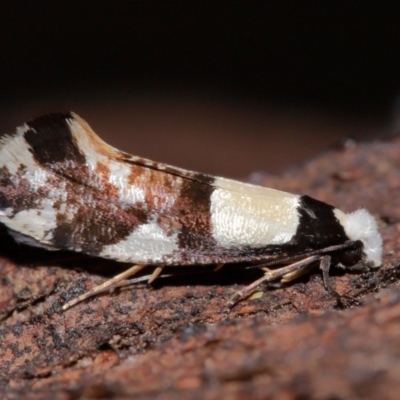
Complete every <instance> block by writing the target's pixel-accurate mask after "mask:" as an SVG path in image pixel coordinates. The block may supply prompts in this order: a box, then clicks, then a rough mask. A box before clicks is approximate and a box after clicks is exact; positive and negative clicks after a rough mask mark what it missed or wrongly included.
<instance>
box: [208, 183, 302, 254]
mask: <svg viewBox="0 0 400 400" xmlns="http://www.w3.org/2000/svg"><path fill="white" fill-rule="evenodd" d="M214 185H215V186H216V188H215V190H214V192H213V193H212V195H211V210H210V211H211V225H212V234H213V237H214V238H215V239H216V240H217V242H218V244H219V245H221V246H223V247H227V248H232V247H240V246H250V247H253V248H259V247H263V246H267V245H270V244H284V243H287V242H288V241H289V240H290V239H291V238H292V237H293V236H294V235H295V233H296V230H297V227H298V224H299V213H298V211H297V207H298V206H299V196H298V195H294V194H291V193H285V192H280V191H278V190H274V189H269V188H264V187H261V186H256V185H250V184H245V183H241V182H237V181H233V180H229V179H225V178H216V180H215V183H214Z"/></svg>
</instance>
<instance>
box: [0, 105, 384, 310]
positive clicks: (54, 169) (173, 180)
mask: <svg viewBox="0 0 400 400" xmlns="http://www.w3.org/2000/svg"><path fill="white" fill-rule="evenodd" d="M0 223H2V224H3V225H5V226H6V228H7V230H8V232H9V233H10V234H11V235H12V236H13V237H14V238H15V240H17V241H18V242H21V243H23V244H27V245H31V246H37V247H42V248H46V249H49V250H71V251H75V252H81V253H84V254H87V255H90V256H96V257H104V258H108V259H113V260H116V261H120V262H125V263H131V264H132V267H131V268H129V269H128V270H127V271H125V272H123V273H122V274H120V275H117V276H116V277H114V278H112V279H110V280H108V281H106V282H105V283H104V284H102V285H99V286H98V287H95V288H94V289H93V290H92V291H90V292H88V293H85V294H84V295H82V296H80V297H78V298H76V299H74V300H72V301H70V302H68V303H66V304H65V305H64V307H63V308H64V309H67V308H68V307H71V306H72V305H74V304H76V303H78V302H79V301H82V300H84V299H86V298H88V297H89V296H91V295H93V294H95V293H99V292H101V291H104V290H108V289H110V288H113V287H116V286H118V285H121V281H123V280H125V279H127V278H129V277H130V276H132V275H134V274H135V273H137V272H138V271H139V270H141V269H142V268H143V267H145V266H148V265H150V266H154V267H155V269H154V272H153V274H152V275H151V276H150V279H149V281H150V282H152V281H153V280H154V279H155V278H156V277H157V276H159V275H160V273H161V272H162V270H163V268H164V267H166V266H182V267H185V266H194V265H196V266H199V268H200V266H201V265H209V264H214V265H215V266H216V268H220V267H221V266H224V265H225V264H232V263H245V265H246V264H247V265H248V266H249V267H253V268H260V269H261V270H263V272H264V275H263V276H262V277H261V278H260V279H258V280H257V281H256V282H254V283H252V284H251V285H249V286H247V287H246V288H244V289H243V290H242V291H240V292H237V293H236V294H235V296H233V297H232V299H231V300H230V301H229V302H228V304H227V309H228V310H229V309H230V308H231V307H232V306H233V305H234V304H235V302H236V301H237V300H239V299H240V298H242V297H243V296H245V295H246V294H248V293H249V292H250V291H252V290H253V289H254V288H256V287H257V286H258V285H260V284H261V283H262V282H273V281H276V282H287V281H291V280H293V279H295V278H297V277H299V276H300V275H302V274H304V273H305V272H307V271H309V270H310V269H312V268H315V267H317V266H319V267H320V268H321V270H322V273H323V279H324V284H325V287H326V289H327V290H328V291H329V292H330V293H331V294H332V295H333V296H336V297H339V295H338V294H337V293H336V292H335V291H334V289H333V287H332V285H331V284H330V282H329V269H330V266H331V265H333V266H336V267H339V268H344V269H348V270H363V271H366V270H371V269H374V268H378V267H379V266H380V265H381V263H382V238H381V236H380V234H379V232H378V227H377V223H376V221H375V219H374V218H373V216H372V215H371V214H370V213H369V212H368V211H367V210H365V209H359V210H357V211H354V212H352V213H344V212H342V211H340V210H339V209H337V208H334V207H333V206H331V205H329V204H326V203H323V202H321V201H318V200H316V199H313V198H311V197H309V196H300V195H296V194H291V193H285V192H282V191H278V190H274V189H269V188H266V187H261V186H256V185H251V184H247V183H243V182H238V181H235V180H230V179H225V178H220V177H215V176H211V175H206V174H201V173H197V172H192V171H187V170H184V169H181V168H176V167H172V166H169V165H166V164H162V163H158V162H154V161H151V160H148V159H145V158H141V157H137V156H133V155H130V154H127V153H124V152H122V151H120V150H117V149H115V148H113V147H111V146H109V145H108V144H106V143H105V142H104V141H102V140H101V139H100V138H99V137H98V136H97V135H96V134H95V133H94V132H93V130H92V129H91V128H90V127H89V125H88V124H87V123H86V122H85V121H84V120H83V119H81V118H80V117H79V116H78V115H76V114H74V113H72V112H70V113H56V114H50V115H45V116H42V117H39V118H35V119H33V120H32V121H30V122H28V123H25V124H24V125H22V126H20V127H19V128H17V130H16V132H15V133H13V134H7V135H4V136H3V137H2V138H1V139H0Z"/></svg>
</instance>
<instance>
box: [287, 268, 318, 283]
mask: <svg viewBox="0 0 400 400" xmlns="http://www.w3.org/2000/svg"><path fill="white" fill-rule="evenodd" d="M313 268H314V266H313V265H307V266H306V267H304V268H301V269H298V270H297V271H293V272H289V273H287V274H285V275H283V276H282V279H281V280H280V282H281V283H287V282H291V281H293V280H295V279H297V278H300V276H303V275H305V274H307V273H308V272H310V271H311V270H312V269H313Z"/></svg>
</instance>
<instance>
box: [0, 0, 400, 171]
mask: <svg viewBox="0 0 400 400" xmlns="http://www.w3.org/2000/svg"><path fill="white" fill-rule="evenodd" d="M399 11H400V6H399V5H398V3H396V2H379V3H378V2H344V1H343V2H341V1H335V2H317V1H306V2H288V1H286V2H285V1H279V2H266V1H263V2H238V1H229V2H164V1H131V2H122V1H113V2H111V1H109V2H102V1H92V2H85V1H80V2H74V1H69V2H66V1H57V2H51V1H38V2H2V3H1V5H0V32H1V34H0V43H1V53H0V54H1V63H0V77H1V91H0V126H1V131H2V132H6V131H10V130H14V128H15V126H16V125H19V124H21V123H22V122H24V120H26V119H30V118H32V117H34V116H36V115H39V114H43V113H46V112H50V111H58V110H62V111H65V110H73V111H75V112H77V113H78V114H80V115H81V116H82V117H83V118H85V119H86V120H88V122H89V123H91V125H92V126H93V127H94V128H95V130H96V131H97V132H98V133H99V134H100V135H101V136H102V137H103V138H105V139H106V140H107V141H109V142H111V143H112V144H113V145H115V146H117V147H120V148H123V149H124V150H126V151H129V152H133V153H136V154H138V155H141V156H146V157H149V158H155V159H157V160H159V161H165V162H170V163H173V164H178V165H179V166H183V167H187V168H192V169H197V170H202V171H204V172H211V173H215V174H220V175H221V174H222V175H231V176H237V177H245V176H246V175H248V174H249V173H250V172H254V171H258V170H267V171H273V172H276V171H279V170H280V169H281V168H283V167H285V166H287V165H290V163H292V162H293V161H298V160H301V159H303V158H304V157H308V156H311V155H312V154H315V153H316V152H318V151H319V150H320V149H322V148H325V147H327V146H329V145H331V144H333V143H335V142H336V141H338V140H340V138H341V137H342V136H354V137H355V138H367V137H376V136H379V135H384V134H386V133H387V132H389V131H391V130H393V129H394V126H395V124H394V122H395V121H394V114H395V109H396V106H395V104H396V98H397V96H398V94H399V88H400V60H399V59H400V57H399V50H400V35H399V34H400V19H399V15H400V13H399Z"/></svg>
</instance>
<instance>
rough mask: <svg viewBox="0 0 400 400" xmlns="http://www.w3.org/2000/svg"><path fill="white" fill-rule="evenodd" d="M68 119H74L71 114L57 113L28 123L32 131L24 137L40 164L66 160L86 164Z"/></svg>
mask: <svg viewBox="0 0 400 400" xmlns="http://www.w3.org/2000/svg"><path fill="white" fill-rule="evenodd" d="M68 119H73V116H72V115H71V114H70V113H56V114H49V115H44V116H42V117H38V118H35V119H33V120H32V121H30V122H28V124H27V125H28V126H29V128H30V129H29V130H27V131H26V132H25V134H24V137H25V140H26V141H27V142H28V144H29V146H30V147H31V152H32V155H33V157H34V158H35V160H36V161H37V162H38V163H40V164H53V163H57V162H62V161H64V160H71V161H74V162H76V163H78V164H83V163H85V157H84V155H83V154H82V153H81V152H80V150H79V149H78V147H77V145H76V143H75V142H74V140H73V137H72V133H71V130H70V126H69V124H68V122H67V120H68Z"/></svg>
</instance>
